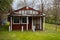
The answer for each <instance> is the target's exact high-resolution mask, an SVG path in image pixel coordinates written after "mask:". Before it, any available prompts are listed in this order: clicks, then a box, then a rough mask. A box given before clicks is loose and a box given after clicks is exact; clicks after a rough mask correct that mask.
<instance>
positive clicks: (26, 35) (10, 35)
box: [0, 23, 60, 40]
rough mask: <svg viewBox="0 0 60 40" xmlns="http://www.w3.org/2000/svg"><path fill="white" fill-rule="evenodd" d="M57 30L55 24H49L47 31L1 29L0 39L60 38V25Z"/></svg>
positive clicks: (51, 39)
mask: <svg viewBox="0 0 60 40" xmlns="http://www.w3.org/2000/svg"><path fill="white" fill-rule="evenodd" d="M57 29H58V30H57V31H56V30H55V25H54V24H47V23H46V27H45V31H36V32H32V31H24V32H21V31H11V32H8V31H0V40H60V26H59V25H58V28H57Z"/></svg>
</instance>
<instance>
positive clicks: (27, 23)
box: [27, 16, 29, 31]
mask: <svg viewBox="0 0 60 40" xmlns="http://www.w3.org/2000/svg"><path fill="white" fill-rule="evenodd" d="M28 22H29V21H28V16H27V31H28Z"/></svg>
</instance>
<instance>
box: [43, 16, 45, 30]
mask: <svg viewBox="0 0 60 40" xmlns="http://www.w3.org/2000/svg"><path fill="white" fill-rule="evenodd" d="M43 30H45V17H43Z"/></svg>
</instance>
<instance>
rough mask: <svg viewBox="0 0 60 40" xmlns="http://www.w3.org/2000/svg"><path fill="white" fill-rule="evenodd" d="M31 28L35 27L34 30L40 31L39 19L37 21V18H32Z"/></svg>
mask: <svg viewBox="0 0 60 40" xmlns="http://www.w3.org/2000/svg"><path fill="white" fill-rule="evenodd" d="M33 26H35V30H40V19H39V17H34V18H33Z"/></svg>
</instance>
